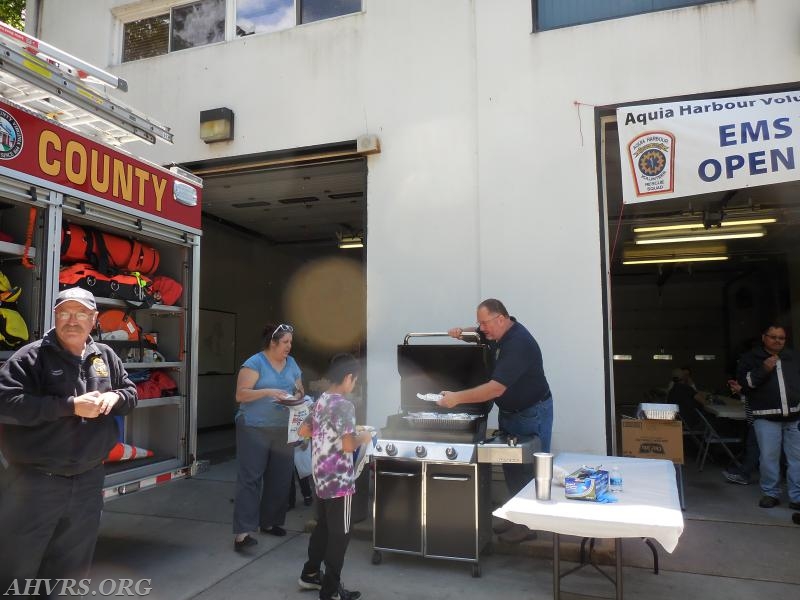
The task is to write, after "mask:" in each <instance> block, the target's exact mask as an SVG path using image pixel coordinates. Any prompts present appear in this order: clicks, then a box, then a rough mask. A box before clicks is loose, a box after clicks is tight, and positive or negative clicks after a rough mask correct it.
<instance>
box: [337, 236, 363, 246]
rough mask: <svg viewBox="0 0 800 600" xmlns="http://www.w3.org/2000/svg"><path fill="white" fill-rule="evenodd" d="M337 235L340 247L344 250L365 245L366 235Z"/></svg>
mask: <svg viewBox="0 0 800 600" xmlns="http://www.w3.org/2000/svg"><path fill="white" fill-rule="evenodd" d="M336 237H338V238H339V248H341V249H343V250H346V249H350V248H363V247H364V237H363V236H361V235H355V234H347V233H337V234H336Z"/></svg>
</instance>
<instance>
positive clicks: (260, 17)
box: [236, 0, 361, 36]
mask: <svg viewBox="0 0 800 600" xmlns="http://www.w3.org/2000/svg"><path fill="white" fill-rule="evenodd" d="M360 10H361V0H237V3H236V35H237V36H243V35H251V34H253V33H267V32H270V31H280V30H282V29H288V28H290V27H294V26H295V25H299V24H301V23H311V22H313V21H321V20H323V19H330V18H332V17H339V16H341V15H349V14H352V13H356V12H359V11H360Z"/></svg>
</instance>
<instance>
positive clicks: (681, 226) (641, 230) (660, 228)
mask: <svg viewBox="0 0 800 600" xmlns="http://www.w3.org/2000/svg"><path fill="white" fill-rule="evenodd" d="M775 222H777V219H775V218H773V217H769V218H764V219H744V220H742V221H723V222H722V223H721V224H720V226H721V227H735V226H736V225H768V224H769V223H775ZM682 229H705V226H704V225H703V224H702V223H699V222H698V223H680V224H677V225H653V226H650V227H634V228H633V232H634V233H650V232H653V231H677V230H682Z"/></svg>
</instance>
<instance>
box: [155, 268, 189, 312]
mask: <svg viewBox="0 0 800 600" xmlns="http://www.w3.org/2000/svg"><path fill="white" fill-rule="evenodd" d="M150 289H151V290H152V291H153V298H155V301H156V302H161V303H162V304H166V305H167V306H172V305H174V304H175V303H176V302H177V301H178V300H180V299H181V295H183V286H182V285H181V284H180V283H178V282H177V281H175V280H174V279H173V278H172V277H167V276H166V275H156V276H155V277H153V285H152V286H150Z"/></svg>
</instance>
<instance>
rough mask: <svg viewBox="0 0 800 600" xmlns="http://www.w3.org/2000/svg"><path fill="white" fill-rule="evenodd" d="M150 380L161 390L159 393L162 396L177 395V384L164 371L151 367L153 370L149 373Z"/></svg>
mask: <svg viewBox="0 0 800 600" xmlns="http://www.w3.org/2000/svg"><path fill="white" fill-rule="evenodd" d="M150 380H151V381H152V382H153V383H155V384H156V385H157V386H158V389H159V390H161V394H160V395H161V396H162V397H164V396H177V395H178V384H177V383H175V381H174V380H173V379H172V377H170V376H169V375H167V374H166V373H165V372H164V371H161V370H159V369H153V372H152V373H151V374H150Z"/></svg>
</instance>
